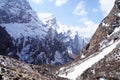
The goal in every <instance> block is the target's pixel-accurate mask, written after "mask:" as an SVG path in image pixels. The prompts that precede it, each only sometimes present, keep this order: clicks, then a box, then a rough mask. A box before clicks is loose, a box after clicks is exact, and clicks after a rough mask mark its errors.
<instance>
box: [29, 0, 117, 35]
mask: <svg viewBox="0 0 120 80" xmlns="http://www.w3.org/2000/svg"><path fill="white" fill-rule="evenodd" d="M28 1H29V3H30V5H31V6H32V8H33V9H34V10H35V11H36V12H37V14H46V13H47V14H51V13H52V14H53V15H54V16H55V17H56V19H57V21H59V22H61V23H62V24H64V25H70V26H78V27H80V28H81V30H83V31H84V32H87V34H88V36H91V35H92V34H93V32H94V31H95V30H96V28H97V26H98V24H99V23H100V22H101V21H102V19H103V18H104V17H105V16H106V15H107V14H108V13H109V12H110V10H111V9H112V7H113V5H114V1H115V0H28ZM87 34H86V35H87Z"/></svg>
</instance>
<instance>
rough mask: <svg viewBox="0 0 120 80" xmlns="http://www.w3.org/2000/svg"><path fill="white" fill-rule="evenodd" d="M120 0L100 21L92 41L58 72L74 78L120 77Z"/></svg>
mask: <svg viewBox="0 0 120 80" xmlns="http://www.w3.org/2000/svg"><path fill="white" fill-rule="evenodd" d="M119 14H120V0H116V1H115V5H114V7H113V9H112V10H111V12H110V13H109V15H108V16H107V17H105V19H104V20H103V21H102V22H101V23H100V25H99V27H98V29H97V30H96V32H95V34H94V35H93V37H92V39H91V40H90V43H89V44H88V45H87V46H86V48H84V49H83V51H82V52H81V54H83V55H84V58H83V59H82V58H81V57H80V56H79V57H78V59H76V60H75V61H74V62H73V63H71V64H69V65H68V66H66V67H62V68H61V69H60V70H59V71H58V72H57V74H59V76H61V77H66V78H69V79H73V80H97V79H98V80H100V79H107V80H119V79H120V77H119V76H120V52H119V48H120V46H119V44H120V36H119V35H120V15H119Z"/></svg>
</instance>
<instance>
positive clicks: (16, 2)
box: [0, 0, 40, 23]
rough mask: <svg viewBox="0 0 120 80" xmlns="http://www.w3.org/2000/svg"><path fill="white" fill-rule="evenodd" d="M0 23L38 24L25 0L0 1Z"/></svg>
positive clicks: (33, 12)
mask: <svg viewBox="0 0 120 80" xmlns="http://www.w3.org/2000/svg"><path fill="white" fill-rule="evenodd" d="M0 12H1V13H0V23H11V22H13V23H28V22H40V20H39V19H38V17H37V15H36V13H35V11H34V10H32V8H31V6H30V5H29V3H28V2H27V1H26V0H0Z"/></svg>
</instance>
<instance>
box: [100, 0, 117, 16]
mask: <svg viewBox="0 0 120 80" xmlns="http://www.w3.org/2000/svg"><path fill="white" fill-rule="evenodd" d="M114 1H115V0H109V1H108V0H99V3H100V8H101V10H102V12H103V15H104V16H106V15H107V14H108V13H109V12H110V10H111V9H112V7H113V5H114Z"/></svg>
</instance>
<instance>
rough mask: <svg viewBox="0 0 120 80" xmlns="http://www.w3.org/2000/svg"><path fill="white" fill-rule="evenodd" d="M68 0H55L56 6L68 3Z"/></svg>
mask: <svg viewBox="0 0 120 80" xmlns="http://www.w3.org/2000/svg"><path fill="white" fill-rule="evenodd" d="M67 1H68V0H55V5H56V6H58V7H59V6H62V5H63V4H65V3H67Z"/></svg>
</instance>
